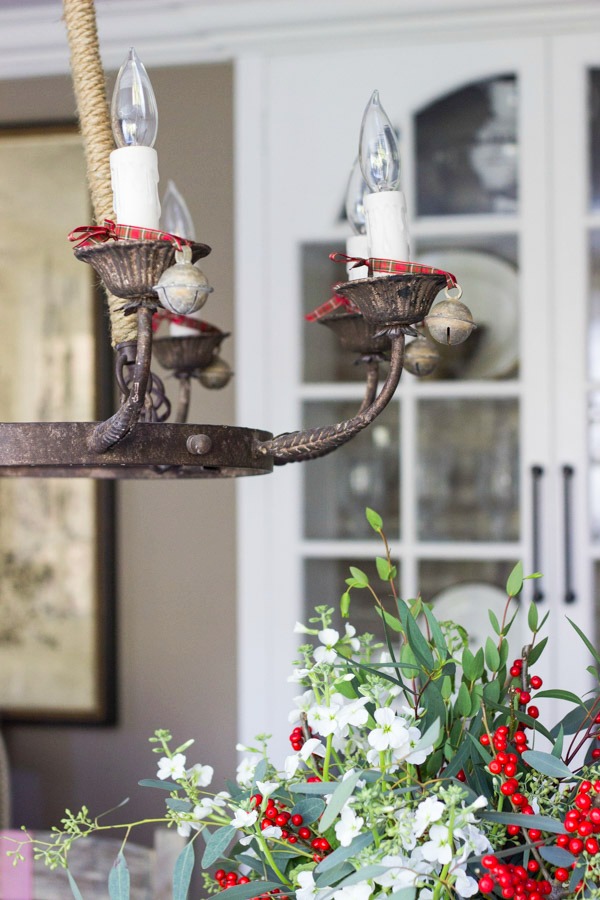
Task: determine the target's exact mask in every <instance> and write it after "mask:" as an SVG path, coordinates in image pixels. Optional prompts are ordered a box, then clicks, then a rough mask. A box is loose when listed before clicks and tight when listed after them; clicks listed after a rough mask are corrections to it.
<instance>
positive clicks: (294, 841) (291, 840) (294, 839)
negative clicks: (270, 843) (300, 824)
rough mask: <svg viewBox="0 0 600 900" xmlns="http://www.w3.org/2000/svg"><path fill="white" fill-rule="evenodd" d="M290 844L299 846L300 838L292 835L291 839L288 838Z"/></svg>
mask: <svg viewBox="0 0 600 900" xmlns="http://www.w3.org/2000/svg"><path fill="white" fill-rule="evenodd" d="M288 842H289V843H290V844H297V843H298V837H297V836H296V835H295V834H290V836H289V838H288Z"/></svg>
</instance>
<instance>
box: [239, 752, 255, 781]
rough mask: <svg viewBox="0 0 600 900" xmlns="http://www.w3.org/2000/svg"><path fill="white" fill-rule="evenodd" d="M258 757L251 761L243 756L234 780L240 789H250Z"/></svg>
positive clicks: (250, 758) (248, 757)
mask: <svg viewBox="0 0 600 900" xmlns="http://www.w3.org/2000/svg"><path fill="white" fill-rule="evenodd" d="M258 760H259V757H258V756H257V757H256V758H255V759H253V758H252V757H251V756H245V757H244V759H243V760H242V761H241V762H240V764H239V765H238V767H237V770H236V772H237V774H236V780H237V783H238V784H239V785H240V787H248V788H249V787H252V781H253V779H254V770H255V769H256V766H257V765H258Z"/></svg>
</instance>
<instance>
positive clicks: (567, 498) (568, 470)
mask: <svg viewBox="0 0 600 900" xmlns="http://www.w3.org/2000/svg"><path fill="white" fill-rule="evenodd" d="M574 474H575V469H574V468H573V466H563V467H562V475H563V524H564V546H565V560H564V562H565V603H575V600H576V599H577V595H576V594H575V591H574V590H573V532H572V529H571V523H572V520H573V515H572V513H573V509H572V505H573V493H572V481H573V476H574Z"/></svg>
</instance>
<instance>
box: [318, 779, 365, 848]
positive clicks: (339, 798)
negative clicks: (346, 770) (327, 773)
mask: <svg viewBox="0 0 600 900" xmlns="http://www.w3.org/2000/svg"><path fill="white" fill-rule="evenodd" d="M361 776H362V772H361V771H360V770H359V771H358V772H353V773H352V775H349V776H348V778H346V779H345V780H344V781H340V782H339V784H338V786H337V787H336V789H335V791H334V792H333V795H332V797H331V800H330V801H329V803H328V804H327V809H326V810H325V812H324V813H323V816H322V817H321V821H320V822H319V834H323V832H324V831H327V829H328V828H329V827H330V826H331V825H333V823H334V822H335V820H336V819H337V817H338V815H339V813H340V812H341V809H342V807H343V806H344V805H345V804H346V801H347V800H348V798H349V797H351V796H352V794H353V793H354V788H355V787H356V784H357V782H358V781H359V779H360V778H361Z"/></svg>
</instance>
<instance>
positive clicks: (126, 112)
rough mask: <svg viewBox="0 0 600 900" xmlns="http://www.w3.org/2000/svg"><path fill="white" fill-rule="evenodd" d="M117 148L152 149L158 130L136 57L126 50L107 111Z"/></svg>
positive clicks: (147, 82) (150, 95) (149, 88)
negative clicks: (125, 56) (108, 110)
mask: <svg viewBox="0 0 600 900" xmlns="http://www.w3.org/2000/svg"><path fill="white" fill-rule="evenodd" d="M110 118H111V125H112V130H113V135H114V139H115V143H116V145H117V147H153V146H154V141H155V140H156V133H157V130H158V110H157V108H156V97H155V96H154V91H153V90H152V85H151V83H150V78H149V77H148V73H147V72H146V69H145V67H144V64H143V62H142V61H141V59H140V58H139V57H138V55H137V53H136V52H135V50H134V49H133V47H131V48H130V50H129V53H128V55H127V59H126V60H125V62H124V63H123V65H122V66H121V68H120V69H119V74H118V75H117V80H116V82H115V88H114V91H113V95H112V103H111V107H110Z"/></svg>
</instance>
